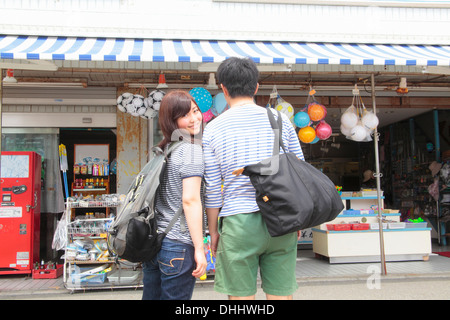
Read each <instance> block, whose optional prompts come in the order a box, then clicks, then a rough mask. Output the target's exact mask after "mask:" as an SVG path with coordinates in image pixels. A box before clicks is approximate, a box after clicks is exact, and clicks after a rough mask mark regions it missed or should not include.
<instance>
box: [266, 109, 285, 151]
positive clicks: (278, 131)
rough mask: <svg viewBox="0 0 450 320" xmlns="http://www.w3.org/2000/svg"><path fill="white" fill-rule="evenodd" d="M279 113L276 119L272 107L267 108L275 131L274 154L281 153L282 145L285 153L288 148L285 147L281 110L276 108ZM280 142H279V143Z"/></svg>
mask: <svg viewBox="0 0 450 320" xmlns="http://www.w3.org/2000/svg"><path fill="white" fill-rule="evenodd" d="M276 111H277V113H278V119H277V120H275V117H274V116H273V113H272V111H271V109H270V108H267V115H268V116H269V121H270V126H271V127H272V129H273V133H274V135H275V136H274V139H273V151H272V155H274V156H275V155H277V154H279V153H280V146H281V148H282V149H283V151H284V153H286V149H285V148H284V143H283V137H282V132H283V121H282V120H281V113H280V111H278V110H276ZM277 142H278V143H277Z"/></svg>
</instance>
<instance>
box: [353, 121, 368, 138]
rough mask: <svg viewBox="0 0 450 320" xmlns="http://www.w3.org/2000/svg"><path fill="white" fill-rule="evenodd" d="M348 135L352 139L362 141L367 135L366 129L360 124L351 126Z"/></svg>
mask: <svg viewBox="0 0 450 320" xmlns="http://www.w3.org/2000/svg"><path fill="white" fill-rule="evenodd" d="M350 136H351V139H352V140H354V141H363V140H364V139H365V138H366V136H367V130H366V128H364V127H363V126H362V125H361V124H358V125H356V126H355V127H354V128H352V130H351V131H350Z"/></svg>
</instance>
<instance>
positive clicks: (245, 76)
mask: <svg viewBox="0 0 450 320" xmlns="http://www.w3.org/2000/svg"><path fill="white" fill-rule="evenodd" d="M258 78H259V72H258V69H257V67H256V63H255V62H254V61H253V60H251V59H250V58H236V57H231V58H228V59H227V60H225V61H224V62H222V63H221V64H220V66H219V68H218V69H217V81H218V82H219V83H220V84H222V85H224V86H225V87H226V88H227V90H228V93H229V95H230V97H231V98H236V97H253V96H254V95H255V91H256V88H257V85H258Z"/></svg>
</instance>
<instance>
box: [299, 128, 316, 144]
mask: <svg viewBox="0 0 450 320" xmlns="http://www.w3.org/2000/svg"><path fill="white" fill-rule="evenodd" d="M298 137H299V139H300V140H301V141H302V142H304V143H310V142H312V141H313V140H314V138H315V137H316V131H315V130H314V129H313V128H311V127H309V126H308V127H304V128H301V129H300V131H299V132H298Z"/></svg>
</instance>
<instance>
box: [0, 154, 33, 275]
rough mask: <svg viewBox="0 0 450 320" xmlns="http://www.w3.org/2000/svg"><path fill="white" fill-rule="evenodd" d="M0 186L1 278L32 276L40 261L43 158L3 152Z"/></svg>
mask: <svg viewBox="0 0 450 320" xmlns="http://www.w3.org/2000/svg"><path fill="white" fill-rule="evenodd" d="M0 187H1V188H0V195H1V206H0V275H1V274H22V273H30V274H31V273H32V270H33V268H34V264H35V263H36V262H39V239H40V218H41V212H40V207H41V201H40V200H41V156H40V155H39V154H37V153H36V152H28V151H3V152H2V153H1V167H0Z"/></svg>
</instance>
